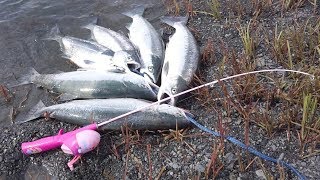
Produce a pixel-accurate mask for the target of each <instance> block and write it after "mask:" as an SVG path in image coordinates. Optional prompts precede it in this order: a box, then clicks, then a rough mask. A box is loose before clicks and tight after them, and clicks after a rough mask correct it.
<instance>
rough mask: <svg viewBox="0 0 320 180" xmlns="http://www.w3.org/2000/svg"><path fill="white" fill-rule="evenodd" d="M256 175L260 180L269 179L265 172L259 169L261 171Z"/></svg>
mask: <svg viewBox="0 0 320 180" xmlns="http://www.w3.org/2000/svg"><path fill="white" fill-rule="evenodd" d="M256 175H257V176H258V177H259V178H262V179H267V178H266V176H265V174H264V172H263V171H262V169H259V170H256Z"/></svg>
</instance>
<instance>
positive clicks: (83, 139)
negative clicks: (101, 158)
mask: <svg viewBox="0 0 320 180" xmlns="http://www.w3.org/2000/svg"><path fill="white" fill-rule="evenodd" d="M99 142H100V134H99V133H98V132H97V131H94V130H83V131H81V132H78V133H77V134H74V135H73V136H72V137H70V138H68V139H66V141H65V142H64V143H63V144H62V146H61V149H62V151H63V152H64V153H67V154H72V155H74V157H73V159H72V160H71V161H70V162H68V166H69V168H70V170H71V171H72V170H73V164H74V163H76V162H77V161H78V160H79V159H80V157H81V155H82V154H84V153H87V152H89V151H92V150H93V149H95V148H96V147H97V146H98V144H99Z"/></svg>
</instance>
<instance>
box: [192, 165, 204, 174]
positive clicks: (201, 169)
mask: <svg viewBox="0 0 320 180" xmlns="http://www.w3.org/2000/svg"><path fill="white" fill-rule="evenodd" d="M194 169H195V170H196V171H198V172H204V171H205V167H204V166H203V165H201V164H197V165H196V166H195V167H194Z"/></svg>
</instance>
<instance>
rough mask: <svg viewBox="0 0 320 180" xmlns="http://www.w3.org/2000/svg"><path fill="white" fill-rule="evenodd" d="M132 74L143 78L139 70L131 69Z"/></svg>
mask: <svg viewBox="0 0 320 180" xmlns="http://www.w3.org/2000/svg"><path fill="white" fill-rule="evenodd" d="M131 72H133V73H135V74H138V75H139V76H142V77H143V74H142V73H141V72H140V71H139V70H137V69H131Z"/></svg>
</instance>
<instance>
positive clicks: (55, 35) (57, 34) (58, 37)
mask: <svg viewBox="0 0 320 180" xmlns="http://www.w3.org/2000/svg"><path fill="white" fill-rule="evenodd" d="M43 40H54V41H57V42H58V43H59V44H60V47H62V33H61V31H60V29H59V27H58V25H57V24H56V25H55V26H54V27H53V28H52V29H51V31H50V32H49V34H48V35H47V36H46V37H44V38H43Z"/></svg>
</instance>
